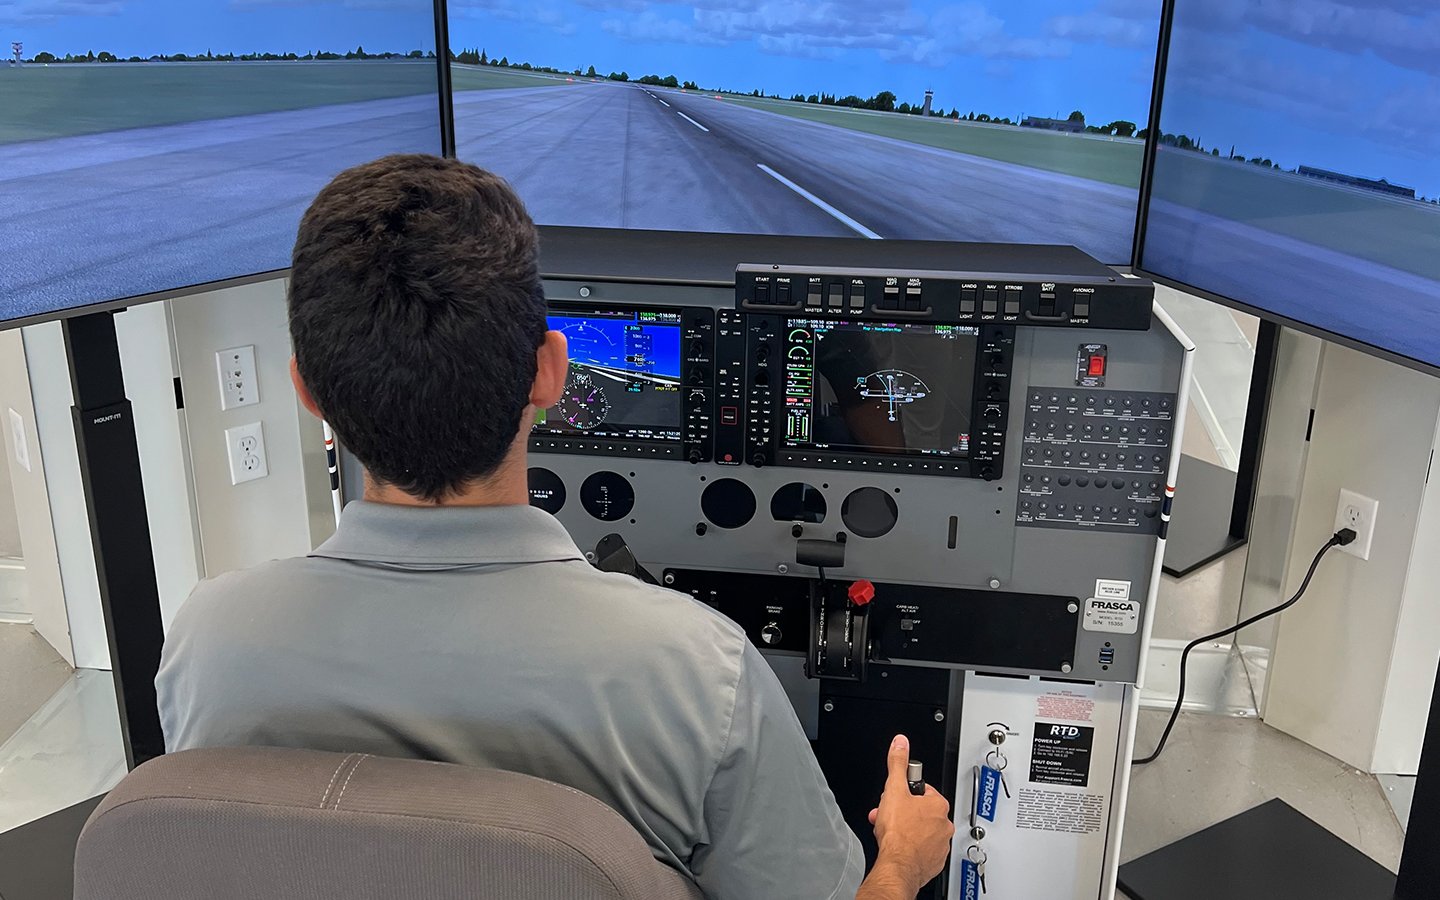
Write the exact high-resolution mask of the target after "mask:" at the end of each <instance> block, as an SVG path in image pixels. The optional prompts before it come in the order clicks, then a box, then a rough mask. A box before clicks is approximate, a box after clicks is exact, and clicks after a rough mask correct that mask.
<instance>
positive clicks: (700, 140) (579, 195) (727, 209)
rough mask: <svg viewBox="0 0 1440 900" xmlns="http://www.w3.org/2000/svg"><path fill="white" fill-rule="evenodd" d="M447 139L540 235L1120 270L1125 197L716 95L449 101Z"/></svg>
mask: <svg viewBox="0 0 1440 900" xmlns="http://www.w3.org/2000/svg"><path fill="white" fill-rule="evenodd" d="M955 127H957V128H961V127H965V126H963V125H956V126H955ZM455 132H456V142H457V153H458V155H459V156H460V158H461V159H467V160H471V161H473V162H476V163H478V164H480V165H482V166H485V167H487V168H491V169H493V170H495V171H497V172H499V173H500V174H502V175H504V176H505V177H506V178H508V179H509V180H510V181H511V182H512V183H513V184H514V185H515V186H516V188H517V189H518V190H519V191H520V195H521V196H522V197H524V198H525V202H526V203H527V204H528V205H529V206H530V209H531V212H532V214H534V216H535V218H536V220H537V221H540V222H547V223H552V224H566V225H592V226H603V227H627V228H652V229H665V230H677V231H726V232H748V233H752V234H757V233H758V234H772V233H784V234H807V235H843V236H847V237H855V236H856V235H861V236H864V237H877V238H917V239H938V240H982V241H1012V242H1023V243H1073V244H1076V245H1077V246H1079V247H1080V248H1081V249H1083V250H1086V251H1087V252H1089V253H1091V254H1092V255H1094V256H1096V257H1098V258H1100V259H1102V260H1106V261H1109V262H1128V261H1129V257H1130V242H1131V231H1132V229H1133V227H1134V220H1135V203H1136V192H1135V191H1134V190H1129V189H1126V188H1121V187H1117V186H1114V185H1110V184H1103V183H1100V182H1095V181H1089V180H1086V179H1081V178H1074V177H1070V176H1066V175H1059V174H1056V173H1052V172H1044V171H1041V170H1038V169H1033V168H1028V167H1024V166H1016V165H1011V164H1008V163H1003V162H997V161H995V160H991V159H985V158H983V157H978V156H970V155H967V154H961V153H955V152H952V151H948V150H942V149H938V148H934V147H929V146H925V145H922V144H913V143H909V142H905V141H899V140H895V139H892V138H887V137H881V136H879V135H871V134H865V133H862V132H857V131H850V130H848V129H844V128H838V127H835V126H833V125H828V124H823V123H819V122H811V121H807V120H804V119H797V118H793V117H790V116H785V115H781V114H778V113H773V112H769V111H766V110H761V109H756V108H754V107H751V106H747V105H745V104H743V103H737V102H734V101H726V100H717V99H715V97H714V95H711V94H702V93H696V92H688V93H682V92H680V91H675V90H667V89H664V88H648V87H644V86H641V85H634V84H629V85H618V84H613V83H598V84H596V83H589V82H582V83H579V84H576V85H574V86H572V87H569V88H566V89H563V90H561V89H555V88H551V89H544V90H540V91H534V92H529V93H523V94H522V93H520V92H509V91H477V92H471V93H465V94H458V95H456V99H455Z"/></svg>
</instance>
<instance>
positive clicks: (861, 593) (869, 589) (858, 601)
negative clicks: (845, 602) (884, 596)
mask: <svg viewBox="0 0 1440 900" xmlns="http://www.w3.org/2000/svg"><path fill="white" fill-rule="evenodd" d="M846 593H847V595H848V596H849V597H850V602H851V603H853V604H855V605H856V606H864V605H866V604H867V603H869V602H870V601H871V600H874V599H875V585H873V584H871V583H870V582H869V581H866V580H865V579H863V578H862V579H860V580H859V581H856V582H852V583H851V585H850V589H849V590H848V591H847V592H846Z"/></svg>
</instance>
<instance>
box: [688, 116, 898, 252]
mask: <svg viewBox="0 0 1440 900" xmlns="http://www.w3.org/2000/svg"><path fill="white" fill-rule="evenodd" d="M681 115H684V114H683V113H682V114H681ZM755 165H756V167H758V168H759V169H760V171H762V172H764V173H765V174H766V175H769V176H770V177H771V178H773V179H775V180H776V181H778V182H780V183H781V184H783V185H785V186H786V187H788V188H789V189H790V190H792V191H794V192H795V193H797V194H799V195H800V196H802V197H804V198H805V199H806V200H809V201H810V202H811V203H813V204H815V205H816V206H818V207H820V209H822V210H824V211H825V212H827V213H829V214H830V215H832V216H834V217H835V218H836V219H838V220H839V221H840V222H841V223H842V224H844V225H845V227H847V228H849V229H851V230H852V231H854V232H855V233H856V234H859V235H861V236H863V237H867V238H869V239H870V240H872V241H883V240H884V238H882V237H881V236H880V235H878V234H876V233H875V232H873V231H871V230H870V229H868V228H866V227H865V226H864V225H861V224H860V223H859V222H857V221H855V220H854V219H852V218H850V217H849V216H847V215H845V214H844V213H843V212H841V211H840V210H838V209H836V208H835V207H833V206H831V205H830V204H828V203H826V202H825V201H824V200H821V199H820V198H819V197H817V196H815V195H814V194H812V193H810V192H809V191H807V190H805V189H804V188H803V187H801V186H800V185H798V184H796V183H795V182H793V181H791V180H790V179H788V178H786V177H785V176H784V175H781V174H780V173H779V172H777V171H775V170H774V169H772V168H770V167H769V166H767V165H765V164H764V163H756V164H755Z"/></svg>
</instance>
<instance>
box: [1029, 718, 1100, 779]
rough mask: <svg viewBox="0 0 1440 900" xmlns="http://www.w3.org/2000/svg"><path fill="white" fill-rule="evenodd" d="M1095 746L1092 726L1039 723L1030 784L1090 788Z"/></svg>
mask: <svg viewBox="0 0 1440 900" xmlns="http://www.w3.org/2000/svg"><path fill="white" fill-rule="evenodd" d="M1094 743H1095V729H1094V728H1093V727H1091V726H1089V725H1057V724H1055V723H1052V722H1036V723H1035V743H1034V745H1033V746H1032V747H1031V750H1030V781H1031V782H1032V783H1034V784H1063V785H1068V786H1070V787H1086V786H1087V785H1089V784H1090V749H1091V747H1092V746H1093V745H1094Z"/></svg>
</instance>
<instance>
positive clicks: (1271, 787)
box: [1121, 710, 1405, 871]
mask: <svg viewBox="0 0 1440 900" xmlns="http://www.w3.org/2000/svg"><path fill="white" fill-rule="evenodd" d="M1165 718H1166V714H1165V713H1163V712H1160V711H1158V710H1146V711H1145V712H1142V713H1141V718H1140V727H1139V733H1138V736H1137V738H1136V743H1137V752H1139V753H1149V752H1150V750H1151V748H1153V747H1154V746H1155V741H1156V740H1158V739H1159V736H1160V730H1161V729H1162V728H1163V727H1164V725H1165ZM1274 798H1279V799H1281V800H1284V801H1285V802H1286V803H1289V804H1290V805H1291V806H1293V807H1295V808H1296V809H1297V810H1299V811H1300V812H1301V813H1304V814H1305V815H1307V816H1309V817H1310V818H1311V819H1313V820H1315V821H1316V822H1317V823H1319V824H1320V825H1321V826H1323V827H1324V828H1326V829H1328V830H1329V831H1330V832H1331V833H1333V834H1335V835H1337V836H1339V837H1340V838H1342V839H1344V840H1345V841H1346V842H1347V843H1349V844H1351V845H1352V846H1354V847H1356V848H1358V849H1359V850H1360V851H1361V852H1362V853H1364V854H1365V855H1366V856H1369V857H1370V858H1371V859H1374V860H1375V861H1376V862H1378V863H1380V864H1381V865H1383V866H1385V867H1387V868H1389V869H1390V870H1391V871H1394V870H1395V869H1397V868H1398V867H1399V865H1400V851H1401V849H1402V847H1403V846H1404V841H1405V838H1404V832H1403V831H1402V830H1401V828H1400V823H1399V822H1398V821H1397V820H1396V818H1395V813H1394V811H1393V810H1392V808H1391V806H1390V803H1389V801H1388V800H1387V799H1386V797H1385V792H1384V791H1383V790H1382V789H1381V787H1380V783H1379V782H1378V781H1377V780H1376V779H1375V777H1374V776H1371V775H1367V774H1365V773H1363V772H1359V771H1357V770H1355V769H1353V768H1351V767H1350V766H1347V765H1345V764H1344V763H1342V762H1340V761H1339V760H1337V759H1335V758H1333V757H1331V756H1327V755H1326V754H1324V753H1321V752H1320V751H1318V750H1316V749H1315V748H1313V747H1310V746H1309V745H1307V744H1304V743H1301V742H1300V741H1297V740H1295V739H1294V738H1291V737H1289V736H1287V735H1284V734H1281V733H1280V732H1278V731H1276V730H1275V729H1273V728H1271V727H1270V726H1268V725H1266V724H1265V723H1264V722H1261V721H1259V720H1258V719H1239V718H1230V717H1225V716H1210V715H1199V714H1192V713H1183V714H1181V716H1180V720H1179V721H1178V722H1177V723H1176V726H1175V731H1174V733H1173V734H1172V735H1171V737H1170V741H1169V744H1168V746H1167V747H1166V749H1165V752H1164V754H1162V755H1161V757H1160V759H1158V760H1156V761H1155V762H1153V763H1151V764H1150V765H1148V766H1140V767H1139V768H1137V769H1136V770H1135V772H1134V776H1133V780H1132V782H1131V788H1130V805H1129V807H1128V809H1127V811H1126V816H1125V838H1124V845H1123V849H1122V853H1121V855H1122V858H1123V859H1124V860H1131V859H1134V858H1135V857H1137V856H1143V855H1144V854H1146V853H1149V852H1150V851H1151V850H1156V849H1159V848H1160V847H1163V846H1166V845H1167V844H1170V843H1172V842H1174V841H1176V840H1179V839H1180V838H1183V837H1186V836H1188V835H1191V834H1194V833H1195V832H1197V831H1199V830H1201V829H1203V828H1207V827H1209V826H1210V825H1214V824H1215V823H1216V822H1220V821H1222V820H1224V819H1228V818H1230V817H1231V816H1234V815H1237V814H1239V813H1242V812H1244V811H1246V810H1248V809H1251V808H1252V807H1255V806H1259V805H1260V804H1261V803H1264V802H1266V801H1267V800H1271V799H1274Z"/></svg>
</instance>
